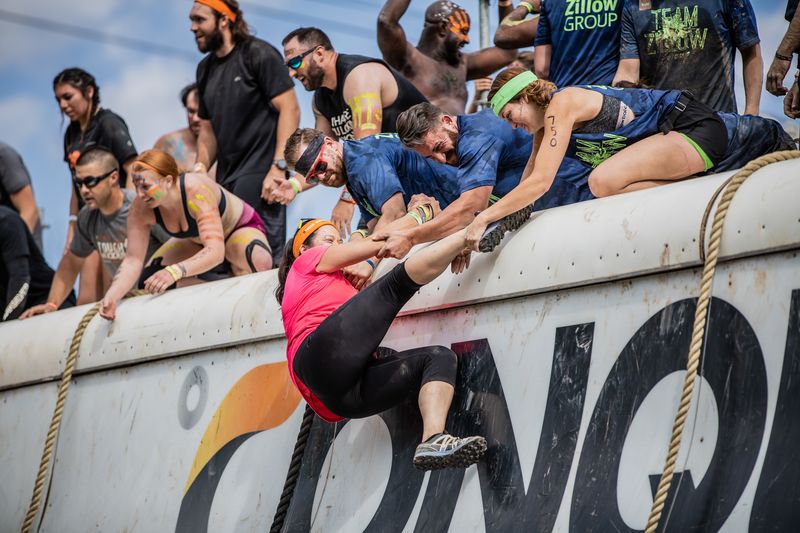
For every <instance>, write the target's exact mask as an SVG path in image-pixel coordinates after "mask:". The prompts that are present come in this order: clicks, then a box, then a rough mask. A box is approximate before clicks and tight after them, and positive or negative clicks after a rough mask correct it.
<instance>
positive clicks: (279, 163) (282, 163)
mask: <svg viewBox="0 0 800 533" xmlns="http://www.w3.org/2000/svg"><path fill="white" fill-rule="evenodd" d="M272 164H273V165H275V167H277V169H278V170H283V171H284V172H285V171H287V170H289V165H287V164H286V160H285V159H276V160H275V161H273V162H272Z"/></svg>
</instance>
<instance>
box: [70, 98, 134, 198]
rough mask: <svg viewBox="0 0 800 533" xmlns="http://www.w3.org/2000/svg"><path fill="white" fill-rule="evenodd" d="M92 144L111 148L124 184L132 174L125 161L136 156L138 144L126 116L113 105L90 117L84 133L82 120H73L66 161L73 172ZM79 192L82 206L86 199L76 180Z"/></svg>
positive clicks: (73, 172) (76, 190)
mask: <svg viewBox="0 0 800 533" xmlns="http://www.w3.org/2000/svg"><path fill="white" fill-rule="evenodd" d="M91 146H102V147H103V148H106V149H107V150H111V152H112V153H113V154H114V157H116V158H117V163H119V183H120V186H122V187H124V186H125V184H126V183H127V180H128V174H127V173H126V172H125V168H124V167H123V166H122V164H123V163H124V162H125V161H127V160H128V159H130V158H131V157H135V156H136V147H135V146H134V145H133V139H131V134H130V132H129V131H128V125H127V124H125V121H124V120H122V117H120V116H119V115H117V114H116V113H114V112H113V111H111V110H109V109H102V108H100V110H99V111H97V113H95V115H94V116H93V117H92V118H91V119H90V120H89V125H88V126H87V127H86V131H84V132H83V134H81V127H80V124H78V123H77V122H72V123H71V124H70V125H69V127H68V128H67V131H66V133H64V161H66V162H67V164H68V165H69V170H70V172H71V173H72V175H73V176H74V175H75V162H76V161H77V160H78V158H79V157H80V156H81V152H83V151H84V150H86V149H87V148H89V147H91ZM72 187H73V188H74V189H75V194H76V195H77V196H78V206H79V207H82V206H83V200H82V199H81V195H80V193H79V191H78V189H77V188H76V187H75V183H74V182H73V183H72Z"/></svg>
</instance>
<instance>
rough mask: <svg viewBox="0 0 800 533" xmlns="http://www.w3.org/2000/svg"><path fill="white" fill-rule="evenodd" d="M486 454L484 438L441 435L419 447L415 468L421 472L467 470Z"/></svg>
mask: <svg viewBox="0 0 800 533" xmlns="http://www.w3.org/2000/svg"><path fill="white" fill-rule="evenodd" d="M485 452H486V439H484V438H483V437H463V438H459V437H453V436H452V435H448V434H447V433H439V434H438V435H434V436H433V437H431V438H429V439H428V440H426V441H425V442H423V443H422V444H420V445H419V446H417V451H416V452H415V453H414V466H415V467H417V468H418V469H420V470H438V469H440V468H466V467H468V466H469V465H471V464H475V463H477V462H478V461H479V460H480V458H481V457H483V454H484V453H485Z"/></svg>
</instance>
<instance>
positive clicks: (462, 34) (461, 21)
mask: <svg viewBox="0 0 800 533" xmlns="http://www.w3.org/2000/svg"><path fill="white" fill-rule="evenodd" d="M447 20H448V21H449V24H448V26H447V28H448V29H449V30H450V32H451V33H453V34H454V35H455V36H456V37H457V38H458V40H459V41H461V42H463V43H464V44H468V43H469V35H468V34H469V15H467V12H466V11H464V10H463V9H459V10H456V11H454V12H453V14H452V15H450V16H449V17H447Z"/></svg>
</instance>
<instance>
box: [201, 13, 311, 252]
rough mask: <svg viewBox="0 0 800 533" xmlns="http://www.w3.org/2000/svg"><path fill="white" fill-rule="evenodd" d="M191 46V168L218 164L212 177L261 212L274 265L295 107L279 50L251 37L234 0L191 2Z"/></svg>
mask: <svg viewBox="0 0 800 533" xmlns="http://www.w3.org/2000/svg"><path fill="white" fill-rule="evenodd" d="M189 19H190V20H191V22H192V24H191V31H192V33H194V35H195V40H196V42H197V48H198V49H199V50H200V51H201V52H208V55H207V56H206V57H205V58H203V60H202V61H201V62H200V64H199V65H198V66H197V88H198V93H199V96H200V102H199V104H200V105H199V111H198V115H199V117H200V119H201V121H200V133H199V135H198V138H197V164H196V165H195V170H198V171H203V172H205V171H207V169H208V168H209V167H210V166H211V165H212V164H213V163H214V161H215V160H216V161H217V181H218V182H219V183H220V184H221V185H222V186H224V187H225V188H227V189H228V190H230V191H231V192H233V193H234V194H235V195H236V196H238V197H239V198H241V199H243V200H244V201H245V202H247V203H248V204H250V205H251V206H252V207H253V208H254V209H255V210H256V211H257V212H258V214H259V215H260V216H261V218H262V219H263V221H264V224H265V225H266V228H267V237H268V239H269V244H270V247H271V248H272V251H273V261H274V263H275V264H277V263H278V260H279V258H280V254H281V251H282V250H283V244H284V239H285V237H286V208H285V207H284V206H283V205H280V204H279V203H269V202H273V201H274V200H275V199H276V198H275V191H277V190H278V188H279V187H280V185H281V184H282V183H283V182H284V181H285V180H286V163H285V162H284V161H283V159H275V154H276V153H277V154H283V149H284V146H285V144H286V139H288V138H289V135H291V134H292V132H294V130H295V129H297V126H298V124H299V122H300V108H299V106H298V104H297V97H296V95H295V93H294V88H293V87H292V80H291V78H289V76H288V74H287V72H286V68H285V66H284V65H283V62H282V61H281V57H280V53H279V52H278V51H277V50H276V49H275V48H274V47H273V46H272V45H270V44H269V43H267V42H265V41H262V40H261V39H257V38H255V37H253V36H252V35H250V31H249V28H248V26H247V23H246V22H245V20H244V17H243V15H242V10H241V9H240V8H239V3H238V2H237V1H236V0H197V1H196V2H195V3H194V5H193V6H192V10H191V13H190V15H189Z"/></svg>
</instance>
